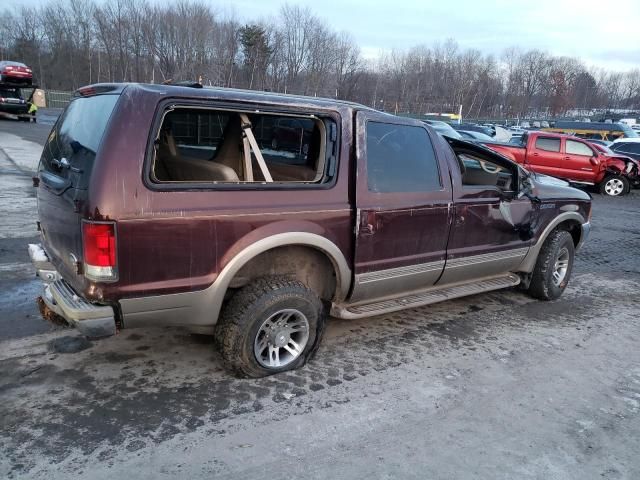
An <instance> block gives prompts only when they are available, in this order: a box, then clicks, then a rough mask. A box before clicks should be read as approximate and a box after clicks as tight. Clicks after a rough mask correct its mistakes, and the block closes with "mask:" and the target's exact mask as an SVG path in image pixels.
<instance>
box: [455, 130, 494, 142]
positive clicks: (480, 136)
mask: <svg viewBox="0 0 640 480" xmlns="http://www.w3.org/2000/svg"><path fill="white" fill-rule="evenodd" d="M457 132H458V133H459V134H460V135H462V137H463V138H464V139H465V140H476V141H479V142H493V138H492V137H490V136H489V135H487V134H485V133H482V132H476V131H473V130H458V131H457Z"/></svg>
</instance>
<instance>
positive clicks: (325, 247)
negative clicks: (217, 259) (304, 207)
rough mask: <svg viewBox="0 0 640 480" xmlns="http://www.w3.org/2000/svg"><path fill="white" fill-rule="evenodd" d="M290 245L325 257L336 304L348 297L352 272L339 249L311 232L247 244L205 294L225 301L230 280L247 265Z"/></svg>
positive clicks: (272, 237) (276, 236) (329, 241)
mask: <svg viewBox="0 0 640 480" xmlns="http://www.w3.org/2000/svg"><path fill="white" fill-rule="evenodd" d="M293 245H298V246H303V247H305V246H306V247H311V248H314V249H315V250H319V251H320V252H322V253H324V254H325V255H326V256H327V258H328V259H329V260H330V261H331V264H332V265H333V268H334V270H335V272H336V293H335V298H336V299H337V300H343V299H344V298H346V296H347V294H348V293H349V288H350V287H351V268H349V264H348V263H347V260H346V258H345V257H344V255H343V253H342V251H341V250H340V248H338V246H337V245H336V244H335V243H333V242H332V241H331V240H329V239H327V238H326V237H323V236H321V235H318V234H316V233H310V232H284V233H277V234H275V235H270V236H268V237H265V238H263V239H261V240H258V241H257V242H254V243H252V244H250V245H249V246H247V247H245V248H244V249H242V250H241V251H240V252H239V253H237V254H236V255H234V256H233V258H232V259H231V260H230V261H229V262H227V264H226V265H225V266H224V268H223V269H222V271H221V272H220V273H219V274H218V276H217V277H216V279H215V281H214V282H213V284H212V285H211V286H210V287H208V288H207V290H208V289H211V288H214V289H215V290H216V291H222V294H221V295H222V297H224V292H225V291H226V290H227V288H228V287H229V284H230V283H231V280H233V277H234V276H235V275H236V274H237V273H238V272H239V271H240V269H242V267H244V266H245V265H246V264H247V263H248V262H250V261H251V260H253V259H254V258H256V257H257V256H258V255H260V254H262V253H264V252H267V251H269V250H272V249H274V248H277V247H286V246H293Z"/></svg>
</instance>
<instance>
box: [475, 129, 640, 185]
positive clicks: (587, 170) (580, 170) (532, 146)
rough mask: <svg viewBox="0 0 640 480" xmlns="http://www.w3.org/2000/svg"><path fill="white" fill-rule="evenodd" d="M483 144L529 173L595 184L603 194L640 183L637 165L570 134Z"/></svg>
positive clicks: (543, 134)
mask: <svg viewBox="0 0 640 480" xmlns="http://www.w3.org/2000/svg"><path fill="white" fill-rule="evenodd" d="M485 145H487V146H488V147H489V148H491V149H493V150H495V151H497V152H500V153H502V154H504V155H506V156H507V157H509V158H511V159H512V160H514V161H515V162H517V163H519V164H521V165H524V166H525V167H526V168H527V169H528V170H532V171H535V172H539V173H544V174H545V175H551V176H554V177H558V178H561V179H564V180H568V181H570V182H572V183H576V184H583V185H595V186H597V187H598V189H599V190H600V193H602V194H603V195H610V196H618V195H625V194H627V193H629V190H630V188H631V186H632V185H633V186H636V185H639V184H640V169H639V164H638V162H636V161H634V160H632V159H630V158H626V157H623V156H619V155H615V156H611V155H607V154H605V153H603V152H601V151H600V150H598V149H596V148H594V147H593V146H591V145H590V144H589V143H588V142H587V141H584V140H582V139H579V138H577V137H573V136H570V135H561V134H554V133H547V132H528V133H527V134H525V135H523V136H522V140H521V143H520V145H512V144H496V143H488V142H487V143H485ZM639 145H640V144H639Z"/></svg>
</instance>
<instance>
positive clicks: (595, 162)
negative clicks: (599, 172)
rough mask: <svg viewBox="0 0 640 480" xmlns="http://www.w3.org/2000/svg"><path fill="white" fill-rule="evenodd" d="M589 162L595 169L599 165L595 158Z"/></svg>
mask: <svg viewBox="0 0 640 480" xmlns="http://www.w3.org/2000/svg"><path fill="white" fill-rule="evenodd" d="M589 161H590V162H591V165H593V166H595V167H597V166H598V165H600V160H598V159H597V158H596V157H591V158H590V159H589Z"/></svg>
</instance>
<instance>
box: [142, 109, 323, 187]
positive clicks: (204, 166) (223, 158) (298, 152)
mask: <svg viewBox="0 0 640 480" xmlns="http://www.w3.org/2000/svg"><path fill="white" fill-rule="evenodd" d="M332 128H333V130H335V124H334V122H333V121H332V120H330V119H329V118H319V117H316V116H315V115H313V116H312V115H306V116H294V115H289V114H284V113H283V114H276V113H267V112H260V113H258V112H242V111H239V110H238V111H235V110H216V109H207V108H189V107H186V106H185V107H182V106H176V107H175V108H174V109H172V110H171V111H168V112H167V113H166V114H165V115H164V117H163V121H162V125H161V126H160V131H159V133H158V135H157V140H156V141H155V145H154V146H155V149H154V150H155V152H154V158H153V163H152V170H151V175H150V177H151V181H152V182H153V183H174V184H177V183H185V182H190V183H201V184H210V186H212V187H213V186H215V185H217V184H224V183H226V184H238V185H239V184H259V185H261V186H264V185H266V184H268V183H300V184H302V183H307V184H312V183H315V184H323V183H329V182H330V181H331V180H332V179H333V178H334V175H335V171H334V169H335V161H334V160H335V149H336V142H335V139H333V140H332V139H330V138H328V136H327V131H328V130H331V129H332ZM176 186H177V185H176Z"/></svg>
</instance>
